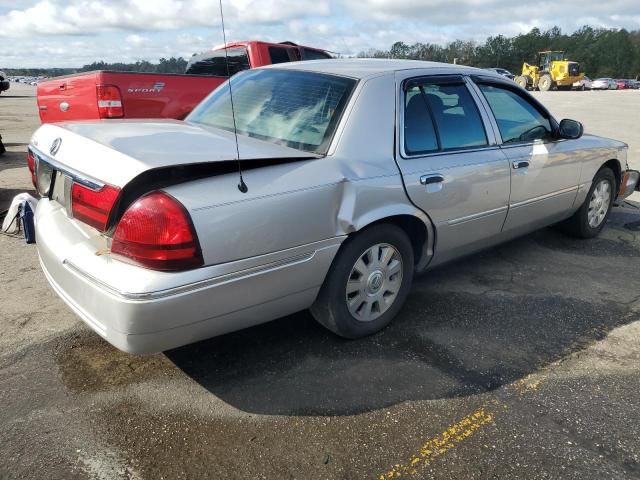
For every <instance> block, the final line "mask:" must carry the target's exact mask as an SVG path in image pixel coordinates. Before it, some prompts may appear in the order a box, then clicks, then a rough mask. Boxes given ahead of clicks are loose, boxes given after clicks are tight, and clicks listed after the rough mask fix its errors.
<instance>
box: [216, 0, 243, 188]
mask: <svg viewBox="0 0 640 480" xmlns="http://www.w3.org/2000/svg"><path fill="white" fill-rule="evenodd" d="M219 3H220V23H221V24H222V40H223V41H224V61H225V63H226V65H227V77H228V80H227V85H229V99H230V100H231V118H232V119H233V135H234V137H235V140H236V161H237V162H238V174H239V175H240V183H238V190H240V191H241V192H242V193H247V192H248V191H249V187H247V184H246V183H244V179H243V178H242V166H241V165H240V147H239V146H238V127H237V126H236V110H235V107H234V105H233V91H232V90H231V70H230V69H229V54H228V53H227V34H226V33H225V31H224V13H222V0H219Z"/></svg>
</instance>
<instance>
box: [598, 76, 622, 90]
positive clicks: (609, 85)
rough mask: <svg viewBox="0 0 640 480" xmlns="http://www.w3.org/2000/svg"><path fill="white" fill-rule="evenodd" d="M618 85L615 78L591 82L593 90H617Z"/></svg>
mask: <svg viewBox="0 0 640 480" xmlns="http://www.w3.org/2000/svg"><path fill="white" fill-rule="evenodd" d="M617 88H618V84H617V83H616V81H615V80H614V79H613V78H598V79H596V80H594V81H593V82H591V90H616V89H617Z"/></svg>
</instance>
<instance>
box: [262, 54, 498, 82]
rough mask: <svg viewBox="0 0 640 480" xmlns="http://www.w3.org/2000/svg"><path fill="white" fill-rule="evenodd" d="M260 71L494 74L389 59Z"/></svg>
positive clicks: (344, 60) (280, 66)
mask: <svg viewBox="0 0 640 480" xmlns="http://www.w3.org/2000/svg"><path fill="white" fill-rule="evenodd" d="M260 68H267V69H269V68H276V69H286V70H299V71H307V72H318V73H330V74H334V75H342V76H346V77H352V78H357V79H365V78H370V77H376V76H379V75H383V74H385V73H386V74H388V73H394V72H398V71H403V70H434V71H436V70H437V73H438V74H466V75H473V74H479V75H490V76H491V75H495V76H496V77H499V75H498V74H497V73H493V72H491V71H488V70H484V69H480V68H474V67H467V66H464V65H452V64H449V63H440V62H425V61H422V60H396V59H386V58H341V59H333V60H328V59H327V60H307V61H302V62H291V63H278V64H276V65H269V66H266V67H260Z"/></svg>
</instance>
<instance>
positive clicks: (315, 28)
mask: <svg viewBox="0 0 640 480" xmlns="http://www.w3.org/2000/svg"><path fill="white" fill-rule="evenodd" d="M222 6H223V12H224V17H225V27H226V33H227V40H228V41H233V40H251V39H260V40H267V41H284V40H290V41H294V42H296V43H300V44H304V45H309V46H315V47H319V48H324V49H326V50H330V51H332V52H335V53H339V54H342V55H347V56H349V55H356V54H357V53H358V52H361V51H366V50H369V49H384V50H387V49H389V48H390V46H391V45H392V44H393V43H394V42H396V41H404V42H406V43H409V44H412V43H415V42H434V43H441V44H444V43H446V42H449V41H452V40H455V39H462V40H476V41H484V39H485V38H486V37H488V36H491V35H499V34H502V35H508V36H511V35H515V34H518V33H525V32H528V31H529V30H531V28H533V27H538V28H540V29H543V30H544V29H547V28H550V27H552V26H554V25H558V26H559V27H561V28H562V30H563V31H566V32H572V31H574V30H575V29H577V28H579V27H580V26H582V25H586V24H588V25H592V26H595V27H606V28H627V29H630V30H637V29H640V0H581V1H573V0H572V1H569V0H566V1H564V2H562V1H560V2H558V1H557V0H556V1H551V0H536V1H530V2H522V1H515V0H223V1H222ZM222 43H223V40H222V29H221V27H220V7H219V3H218V0H0V67H3V68H12V67H14V68H15V67H79V66H82V65H85V64H88V63H92V62H93V61H98V60H104V61H106V62H125V63H128V62H135V61H137V60H150V61H157V60H158V59H160V58H161V57H166V58H169V57H171V56H183V57H185V58H187V57H190V56H191V55H192V54H193V53H196V52H202V51H204V50H207V49H209V48H212V47H214V46H216V45H221V44H222Z"/></svg>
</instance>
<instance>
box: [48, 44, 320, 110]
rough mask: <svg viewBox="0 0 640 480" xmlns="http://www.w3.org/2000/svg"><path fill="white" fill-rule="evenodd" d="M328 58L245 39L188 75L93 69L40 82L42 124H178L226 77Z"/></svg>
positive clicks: (198, 60)
mask: <svg viewBox="0 0 640 480" xmlns="http://www.w3.org/2000/svg"><path fill="white" fill-rule="evenodd" d="M322 58H331V55H329V53H327V52H325V51H324V50H319V49H317V48H311V47H305V46H302V45H296V44H294V43H291V42H283V43H268V42H261V41H255V40H254V41H245V42H234V43H230V44H227V48H226V50H225V48H224V47H219V48H216V49H213V50H210V51H207V52H204V53H202V54H199V55H194V56H193V57H191V58H190V59H189V64H188V65H187V70H186V73H184V74H163V73H140V72H114V71H108V70H97V71H93V72H85V73H77V74H72V75H67V76H63V77H56V78H52V79H50V80H46V81H43V82H40V83H38V89H37V97H38V111H39V113H40V120H41V121H42V123H53V122H64V121H71V120H96V119H101V118H173V119H177V120H182V119H183V118H184V117H186V116H187V115H188V114H189V113H190V112H191V110H193V108H194V107H195V106H196V105H197V104H198V103H200V101H201V100H203V99H204V98H205V97H206V96H207V95H208V94H209V93H210V92H211V91H213V90H215V89H216V88H217V87H218V86H219V85H221V84H222V83H224V81H225V80H226V79H227V78H228V75H227V74H230V75H234V74H235V73H237V72H239V71H241V70H246V69H249V68H256V67H261V66H263V65H270V64H273V63H284V62H295V61H299V60H317V59H322Z"/></svg>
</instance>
